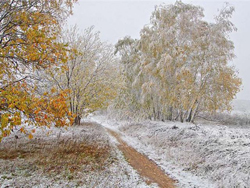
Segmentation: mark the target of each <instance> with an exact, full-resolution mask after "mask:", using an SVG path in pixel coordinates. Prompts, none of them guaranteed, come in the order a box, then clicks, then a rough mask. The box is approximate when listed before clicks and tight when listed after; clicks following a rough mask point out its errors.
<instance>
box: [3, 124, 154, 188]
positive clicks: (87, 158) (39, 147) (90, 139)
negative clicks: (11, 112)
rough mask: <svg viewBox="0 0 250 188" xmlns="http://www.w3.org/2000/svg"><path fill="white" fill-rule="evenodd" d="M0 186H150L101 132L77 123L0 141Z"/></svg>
mask: <svg viewBox="0 0 250 188" xmlns="http://www.w3.org/2000/svg"><path fill="white" fill-rule="evenodd" d="M27 129H29V128H27ZM48 133H49V134H48ZM15 135H16V136H18V139H16V138H15V137H14V136H15ZM46 135H47V136H46ZM0 187H86V188H91V187H153V186H148V185H146V184H145V182H144V181H143V180H142V179H141V178H140V176H139V175H138V174H137V173H136V172H135V171H134V170H133V169H132V167H130V166H129V165H128V163H127V162H126V160H125V159H124V157H123V155H122V154H121V152H120V151H119V150H118V149H117V148H116V145H115V143H114V141H113V140H112V138H110V137H109V136H108V135H107V133H106V131H105V129H104V128H103V127H101V126H99V125H97V124H94V123H83V124H82V125H81V126H75V127H69V128H68V129H67V130H66V129H64V128H51V129H49V130H45V129H41V128H37V129H36V133H35V134H34V138H33V139H32V140H29V139H28V138H27V137H26V136H24V135H22V134H20V133H18V132H17V133H16V134H13V135H11V136H10V137H7V138H5V139H4V140H3V141H2V143H0Z"/></svg>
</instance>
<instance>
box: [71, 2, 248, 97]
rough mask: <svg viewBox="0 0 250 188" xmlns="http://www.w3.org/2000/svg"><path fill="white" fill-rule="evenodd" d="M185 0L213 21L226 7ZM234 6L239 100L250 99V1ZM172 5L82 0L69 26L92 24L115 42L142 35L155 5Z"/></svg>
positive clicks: (221, 4)
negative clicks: (239, 81) (199, 7)
mask: <svg viewBox="0 0 250 188" xmlns="http://www.w3.org/2000/svg"><path fill="white" fill-rule="evenodd" d="M182 2H184V3H190V4H193V5H198V6H201V7H203V8H204V14H205V18H204V19H205V20H206V21H209V22H213V18H214V16H215V15H217V14H218V11H219V10H220V9H222V8H223V6H225V1H188V0H186V1H185V0H183V1H182ZM227 2H228V3H229V4H230V5H231V6H234V7H235V12H234V14H233V17H232V19H231V21H232V23H233V24H235V26H236V27H237V29H238V30H237V32H233V33H231V34H230V37H231V40H232V41H233V42H234V45H235V54H236V58H235V59H234V60H233V61H232V62H230V64H231V65H234V66H235V67H236V69H237V70H238V71H239V77H241V78H242V87H241V91H240V92H239V93H238V94H237V99H241V100H249V99H250V84H249V80H250V63H249V59H250V52H249V44H250V37H249V35H250V17H249V15H250V14H249V12H250V1H227ZM163 3H165V4H173V3H175V1H173V0H172V1H170V0H166V1H132V0H127V1H118V0H116V1H105V0H102V1H85V0H79V1H78V3H77V4H76V5H75V7H74V9H73V13H74V15H73V16H71V17H70V18H69V20H68V25H69V26H74V25H75V24H77V26H78V28H79V29H80V30H82V31H83V30H84V29H86V28H88V27H90V26H92V25H94V26H95V31H100V37H101V39H102V40H103V41H107V42H108V43H112V44H116V42H117V41H118V40H119V39H121V38H123V37H125V36H131V37H132V38H139V36H140V30H141V29H142V28H143V26H144V25H146V24H148V23H149V21H150V16H151V13H152V12H153V11H154V8H155V6H156V5H160V4H163Z"/></svg>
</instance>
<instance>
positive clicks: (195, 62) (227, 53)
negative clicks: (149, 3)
mask: <svg viewBox="0 0 250 188" xmlns="http://www.w3.org/2000/svg"><path fill="white" fill-rule="evenodd" d="M233 11H234V8H233V7H230V6H228V5H226V6H225V7H224V8H223V9H222V10H221V11H220V13H219V15H218V16H216V17H215V22H214V23H208V22H206V21H204V20H203V18H204V14H203V9H202V8H201V7H198V6H194V5H190V4H184V3H182V2H180V1H177V2H176V3H175V4H173V5H160V6H158V7H156V8H155V11H154V12H153V13H152V16H151V19H150V24H148V25H146V26H145V27H144V28H143V29H142V30H141V37H140V39H139V40H138V41H137V45H134V46H133V48H134V49H133V52H136V56H137V60H136V63H134V67H139V70H140V71H138V68H137V71H133V73H130V74H134V78H135V80H134V83H133V84H131V86H132V87H133V89H132V90H137V91H138V92H137V93H139V94H140V97H139V98H140V99H139V100H138V101H140V103H141V104H142V106H144V110H145V111H146V112H147V113H148V115H149V117H151V118H153V119H161V120H164V119H168V120H177V119H179V120H180V121H182V122H183V121H188V122H189V121H194V119H195V117H196V115H197V114H198V113H199V112H202V111H206V112H211V113H215V112H216V111H218V110H221V111H223V110H230V101H231V100H232V99H233V98H234V97H235V95H236V93H237V92H238V91H239V88H240V85H241V79H239V78H238V76H237V71H236V70H235V68H234V67H233V66H230V65H229V64H228V63H229V62H230V61H231V60H232V59H233V58H234V57H235V55H234V45H233V42H232V41H231V40H230V38H229V33H230V32H232V31H235V30H236V28H235V26H234V25H233V23H232V22H231V21H230V17H231V16H232V13H233ZM117 45H118V46H120V44H119V43H118V44H117ZM117 49H118V50H119V48H117ZM127 53H131V50H129V51H127ZM124 54H125V53H124V52H123V53H121V56H122V59H123V56H124ZM127 56H129V55H127ZM133 56H135V55H134V54H133ZM134 70H135V69H134ZM131 92H132V91H131ZM133 93H134V91H133Z"/></svg>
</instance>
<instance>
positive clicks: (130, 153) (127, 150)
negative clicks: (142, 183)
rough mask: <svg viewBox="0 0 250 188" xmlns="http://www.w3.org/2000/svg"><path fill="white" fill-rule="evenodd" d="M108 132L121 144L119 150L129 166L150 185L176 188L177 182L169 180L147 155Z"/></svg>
mask: <svg viewBox="0 0 250 188" xmlns="http://www.w3.org/2000/svg"><path fill="white" fill-rule="evenodd" d="M107 130H108V132H109V133H110V134H111V135H112V136H114V137H115V138H116V139H117V141H118V142H119V145H118V148H119V149H120V150H121V151H122V152H123V154H124V156H125V157H126V159H127V160H128V162H129V164H130V165H131V166H132V167H133V168H134V169H135V170H137V171H138V173H139V174H140V175H141V176H142V177H145V178H146V179H148V180H147V183H148V184H151V183H157V184H158V185H159V187H162V188H174V187H175V185H174V184H175V181H174V180H172V179H171V178H169V177H168V176H167V175H166V174H165V173H164V172H163V171H162V170H161V169H160V168H159V167H158V166H157V165H156V164H155V163H154V162H153V161H151V160H150V159H148V158H147V157H146V156H145V155H143V154H141V153H139V152H137V151H136V150H135V149H134V148H132V147H130V146H128V145H127V144H126V143H125V142H124V141H123V140H122V139H121V138H120V135H119V134H118V133H116V132H114V131H112V130H110V129H107Z"/></svg>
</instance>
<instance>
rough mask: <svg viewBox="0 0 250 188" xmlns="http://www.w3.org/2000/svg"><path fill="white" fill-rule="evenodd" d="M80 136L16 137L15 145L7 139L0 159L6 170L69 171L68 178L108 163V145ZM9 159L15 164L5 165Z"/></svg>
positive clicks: (53, 173) (54, 173)
mask: <svg viewBox="0 0 250 188" xmlns="http://www.w3.org/2000/svg"><path fill="white" fill-rule="evenodd" d="M88 126H90V127H91V126H93V124H92V125H91V124H89V123H87V124H84V125H82V127H84V128H86V127H88ZM86 132H87V131H86ZM83 137H84V136H82V137H81V135H78V136H75V137H71V138H69V137H66V138H65V137H63V136H62V137H60V138H58V137H51V138H49V139H48V137H44V138H43V137H41V138H39V139H33V140H27V139H25V140H22V141H19V140H18V139H17V141H18V142H20V143H19V144H18V146H16V144H15V142H10V143H6V144H5V145H3V146H2V147H1V148H0V159H3V160H6V163H4V164H5V167H4V170H5V171H7V173H10V171H13V169H17V168H18V169H26V170H27V169H29V171H30V173H32V171H37V170H38V171H41V173H44V174H46V175H53V176H54V175H60V174H65V172H67V173H70V174H71V176H70V177H69V178H73V177H74V176H75V175H76V174H77V173H78V172H83V171H85V172H86V171H95V170H103V169H104V168H105V166H106V165H107V164H109V163H110V161H109V158H110V155H111V154H110V150H111V148H110V146H109V145H108V144H106V145H103V146H100V144H98V143H95V142H93V141H91V143H90V142H85V140H86V139H83ZM9 162H14V164H15V167H13V165H12V166H11V165H8V164H9Z"/></svg>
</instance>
